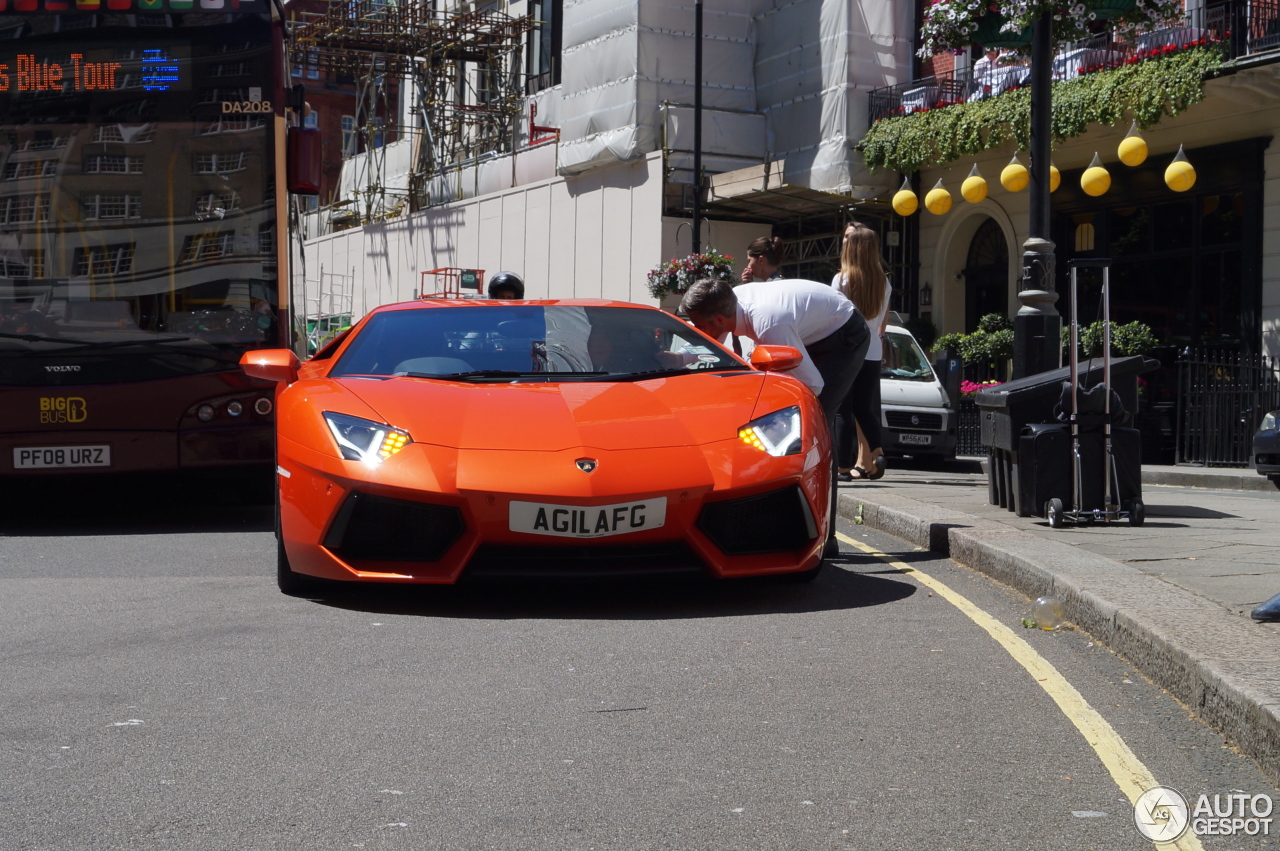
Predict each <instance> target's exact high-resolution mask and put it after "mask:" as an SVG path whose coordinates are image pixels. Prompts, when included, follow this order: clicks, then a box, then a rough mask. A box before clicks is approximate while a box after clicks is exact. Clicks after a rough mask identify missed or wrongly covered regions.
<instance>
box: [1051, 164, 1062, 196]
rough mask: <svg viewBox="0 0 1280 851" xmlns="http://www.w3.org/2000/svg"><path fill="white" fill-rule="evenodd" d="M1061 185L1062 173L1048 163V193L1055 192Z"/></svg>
mask: <svg viewBox="0 0 1280 851" xmlns="http://www.w3.org/2000/svg"><path fill="white" fill-rule="evenodd" d="M1061 185H1062V172H1060V171H1058V167H1057V166H1056V165H1054V164H1053V163H1049V191H1050V192H1057V191H1058V187H1059V186H1061Z"/></svg>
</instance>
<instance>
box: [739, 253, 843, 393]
mask: <svg viewBox="0 0 1280 851" xmlns="http://www.w3.org/2000/svg"><path fill="white" fill-rule="evenodd" d="M733 292H734V294H736V295H737V296H738V324H737V327H736V328H735V329H734V331H733V333H734V334H737V335H740V336H744V337H750V338H751V339H752V340H755V341H756V342H757V343H763V344H765V345H775V346H794V347H796V348H797V349H799V350H800V354H802V355H804V361H803V362H802V363H801V364H800V365H799V366H798V367H796V368H795V369H793V370H792V371H791V374H792V375H794V376H795V377H796V378H798V379H800V380H801V381H803V382H804V383H805V384H807V385H808V386H809V389H811V390H812V391H813V392H814V393H820V392H822V385H823V381H822V375H821V373H819V372H818V368H817V367H816V366H815V365H814V363H813V360H812V359H811V358H810V357H809V352H808V350H807V349H806V348H805V344H806V343H816V342H818V341H819V340H821V339H823V338H825V337H829V336H831V335H832V334H834V333H835V332H836V331H838V330H839V329H840V328H841V327H842V326H843V325H844V324H845V323H846V322H848V321H849V318H850V317H852V316H853V304H852V303H851V302H850V301H849V299H847V298H845V297H844V295H843V294H841V293H839V292H832V290H831V288H830V287H828V286H824V285H823V284H820V283H818V282H817V281H805V280H801V279H799V278H789V279H788V278H783V279H782V280H778V281H759V282H757V283H754V284H743V285H741V286H739V287H734V290H733Z"/></svg>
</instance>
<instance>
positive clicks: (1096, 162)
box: [1080, 151, 1111, 198]
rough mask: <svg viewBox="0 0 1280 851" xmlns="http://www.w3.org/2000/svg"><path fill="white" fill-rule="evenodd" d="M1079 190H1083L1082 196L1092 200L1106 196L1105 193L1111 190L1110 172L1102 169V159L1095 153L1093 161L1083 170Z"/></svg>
mask: <svg viewBox="0 0 1280 851" xmlns="http://www.w3.org/2000/svg"><path fill="white" fill-rule="evenodd" d="M1080 188H1081V189H1083V190H1084V194H1086V195H1091V196H1093V197H1094V198H1097V197H1098V196H1099V195H1104V194H1106V191H1107V190H1108V189H1110V188H1111V172H1109V171H1107V170H1106V168H1104V167H1103V165H1102V159H1101V158H1100V157H1099V156H1098V154H1097V152H1096V151H1095V152H1094V154H1093V161H1092V162H1090V163H1089V167H1088V168H1086V169H1085V170H1084V174H1082V175H1080Z"/></svg>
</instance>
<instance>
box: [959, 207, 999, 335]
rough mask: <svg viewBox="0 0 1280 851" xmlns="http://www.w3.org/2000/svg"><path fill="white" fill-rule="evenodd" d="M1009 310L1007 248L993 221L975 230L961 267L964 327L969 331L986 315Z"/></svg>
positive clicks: (986, 222)
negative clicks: (962, 275) (964, 261)
mask: <svg viewBox="0 0 1280 851" xmlns="http://www.w3.org/2000/svg"><path fill="white" fill-rule="evenodd" d="M1008 311H1009V247H1008V246H1007V245H1006V244H1005V241H1004V231H1002V230H1001V229H1000V225H999V224H998V223H997V222H996V220H995V219H987V220H986V221H985V222H983V223H982V224H981V225H980V226H979V227H978V232H977V233H975V234H974V235H973V240H972V241H971V242H970V243H969V257H968V260H967V261H966V263H965V267H964V327H965V330H966V331H973V330H975V329H977V327H978V320H979V319H981V318H982V317H983V316H986V315H987V314H988V313H999V314H1000V315H1001V316H1005V315H1007V313H1008Z"/></svg>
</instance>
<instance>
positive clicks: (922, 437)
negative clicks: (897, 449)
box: [898, 434, 933, 446]
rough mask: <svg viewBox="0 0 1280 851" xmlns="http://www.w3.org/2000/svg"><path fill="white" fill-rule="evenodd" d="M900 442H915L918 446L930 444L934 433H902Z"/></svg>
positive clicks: (899, 436)
mask: <svg viewBox="0 0 1280 851" xmlns="http://www.w3.org/2000/svg"><path fill="white" fill-rule="evenodd" d="M898 442H899V443H914V444H915V445H916V446H928V445H929V444H931V443H933V435H931V434H900V435H898Z"/></svg>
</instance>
